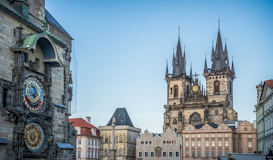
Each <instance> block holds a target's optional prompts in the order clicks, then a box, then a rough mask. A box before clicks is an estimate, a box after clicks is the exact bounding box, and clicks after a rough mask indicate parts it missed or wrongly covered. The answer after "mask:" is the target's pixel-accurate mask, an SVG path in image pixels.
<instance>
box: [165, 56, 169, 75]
mask: <svg viewBox="0 0 273 160" xmlns="http://www.w3.org/2000/svg"><path fill="white" fill-rule="evenodd" d="M165 79H169V70H168V60H166V74H165Z"/></svg>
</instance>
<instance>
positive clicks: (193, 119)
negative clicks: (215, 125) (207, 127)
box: [189, 112, 202, 126]
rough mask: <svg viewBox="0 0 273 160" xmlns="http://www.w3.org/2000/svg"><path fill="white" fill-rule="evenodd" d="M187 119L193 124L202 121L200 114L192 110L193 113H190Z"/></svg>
mask: <svg viewBox="0 0 273 160" xmlns="http://www.w3.org/2000/svg"><path fill="white" fill-rule="evenodd" d="M189 120H190V124H191V125H194V126H195V125H198V124H201V121H202V119H201V116H200V114H199V113H197V112H194V113H193V114H191V115H190V119H189Z"/></svg>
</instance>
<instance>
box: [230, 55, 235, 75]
mask: <svg viewBox="0 0 273 160" xmlns="http://www.w3.org/2000/svg"><path fill="white" fill-rule="evenodd" d="M231 72H232V73H233V74H235V71H234V64H233V56H232V65H231Z"/></svg>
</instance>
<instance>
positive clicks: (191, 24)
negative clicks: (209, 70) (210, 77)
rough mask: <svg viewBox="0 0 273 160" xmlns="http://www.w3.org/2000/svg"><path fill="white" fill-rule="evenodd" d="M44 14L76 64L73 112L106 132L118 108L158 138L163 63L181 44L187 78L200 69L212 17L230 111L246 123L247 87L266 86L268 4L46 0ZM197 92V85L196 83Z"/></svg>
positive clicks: (250, 103) (272, 13) (272, 56)
mask: <svg viewBox="0 0 273 160" xmlns="http://www.w3.org/2000/svg"><path fill="white" fill-rule="evenodd" d="M46 8H47V9H48V11H49V12H50V13H51V14H52V15H53V16H54V17H55V18H56V19H57V21H58V22H59V23H60V24H61V25H62V26H63V27H64V28H65V29H66V31H68V32H69V33H70V35H71V36H72V37H73V38H74V39H75V41H74V47H75V48H74V50H75V53H76V56H77V60H78V64H79V65H78V109H77V110H78V112H77V113H75V114H73V115H72V117H82V118H85V117H86V116H91V117H92V120H91V121H92V124H94V125H95V126H102V125H106V124H107V123H108V121H109V119H110V117H111V116H112V114H113V113H114V111H115V109H116V108H117V107H125V108H126V109H127V111H128V113H129V115H130V117H131V120H132V122H133V124H134V126H135V127H138V128H141V129H142V131H144V130H145V129H148V130H149V131H151V132H162V128H163V113H164V112H165V110H164V108H163V105H164V104H166V103H167V100H166V98H167V93H166V88H167V87H166V86H167V85H166V82H165V81H164V74H165V67H166V59H168V60H169V71H170V72H171V70H172V67H171V60H172V52H173V46H174V45H176V44H177V38H178V30H177V28H178V24H180V26H181V43H182V45H186V60H187V66H186V67H187V74H189V69H190V62H191V61H192V64H193V72H197V73H199V74H202V73H203V69H204V58H205V53H207V59H208V60H209V61H208V66H209V67H210V66H211V61H210V54H211V45H212V40H214V41H215V40H216V36H217V30H218V29H217V28H218V24H217V23H218V21H217V20H218V16H219V15H220V17H221V35H222V41H223V43H224V41H225V40H224V38H225V37H226V38H227V47H228V51H229V58H230V64H231V60H232V59H231V57H232V56H233V57H234V58H233V59H234V64H235V74H236V77H237V78H236V79H235V80H234V88H233V91H234V109H235V110H236V111H237V112H238V116H239V119H240V120H248V119H249V121H250V122H252V121H253V120H254V119H256V117H255V114H254V113H253V110H254V105H255V104H256V89H255V86H256V85H257V84H259V83H260V82H261V81H264V80H268V79H271V78H272V77H273V72H272V67H273V64H272V60H273V53H272V45H273V31H272V29H273V21H272V17H273V1H265V0H264V1H258V0H257V1H251V0H240V1H237V0H221V1H219V0H206V1H204V0H199V1H197V0H187V1H184V0H177V1H160V0H149V1H144V0H138V1H110V0H109V1H103V0H97V1H91V0H90V1H87V0H86V1H83V0H81V1H79V0H78V1H76V0H74V1H73V0H58V1H56V0H46ZM199 79H201V81H202V84H204V85H205V78H204V77H203V76H202V75H201V76H199Z"/></svg>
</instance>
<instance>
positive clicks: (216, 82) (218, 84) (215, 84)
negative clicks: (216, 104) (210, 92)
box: [214, 81, 220, 93]
mask: <svg viewBox="0 0 273 160" xmlns="http://www.w3.org/2000/svg"><path fill="white" fill-rule="evenodd" d="M219 91H220V82H219V81H215V82H214V93H219Z"/></svg>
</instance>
